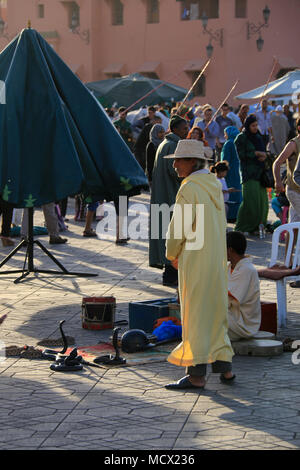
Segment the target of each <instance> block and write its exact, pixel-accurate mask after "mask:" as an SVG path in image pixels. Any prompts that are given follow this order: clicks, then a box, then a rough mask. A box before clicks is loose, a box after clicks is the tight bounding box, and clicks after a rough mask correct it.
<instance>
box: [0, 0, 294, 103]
mask: <svg viewBox="0 0 300 470" xmlns="http://www.w3.org/2000/svg"><path fill="white" fill-rule="evenodd" d="M265 1H266V0H248V2H247V3H248V5H247V18H235V0H219V18H217V19H209V21H208V28H209V29H212V30H217V29H220V28H223V31H224V44H223V47H220V45H218V44H217V43H216V42H213V46H214V52H213V57H212V61H211V63H210V65H209V68H208V69H207V72H206V74H205V75H206V94H205V96H203V97H199V98H198V99H197V101H198V102H200V103H206V102H210V103H212V104H217V103H218V102H219V101H221V100H222V99H223V98H224V97H225V96H226V94H227V92H228V90H229V89H230V88H231V86H232V85H233V84H234V82H235V81H236V80H237V79H239V84H238V86H237V88H236V89H235V91H234V94H233V95H238V94H239V93H242V92H244V91H248V90H249V89H252V88H255V87H256V86H259V85H262V84H263V83H265V82H266V81H267V78H268V76H269V74H270V71H271V69H272V64H273V57H274V56H276V57H277V59H278V62H279V63H278V66H277V68H276V70H275V72H274V77H273V78H275V76H276V73H278V71H279V70H280V69H282V68H283V69H286V68H296V67H300V50H299V48H298V47H297V39H298V34H297V33H298V24H299V12H300V0H288V1H285V2H284V1H282V0H268V6H269V8H270V10H271V15H270V20H269V27H268V28H263V30H262V37H263V39H264V47H263V50H262V51H261V52H258V50H257V46H256V39H257V37H258V35H256V36H253V37H251V39H250V40H247V21H250V22H253V23H255V24H258V23H259V22H262V10H263V8H264V7H265V5H266V4H265ZM111 2H112V0H76V3H77V4H78V6H79V7H80V30H81V31H85V30H89V34H90V42H89V44H86V42H85V41H84V40H82V39H81V38H80V37H79V35H76V34H72V32H70V28H69V25H68V14H67V4H70V0H65V1H60V0H22V1H20V0H7V12H6V14H7V19H6V21H7V32H8V33H10V34H11V35H13V34H14V33H17V32H19V31H20V30H21V29H22V28H24V27H26V25H27V20H28V19H31V23H32V28H34V29H37V30H38V31H40V32H42V33H44V35H45V37H46V39H47V40H48V41H49V42H50V43H51V44H52V45H53V47H54V48H55V50H56V51H57V53H58V54H59V55H60V56H61V57H62V59H63V60H64V61H65V62H66V63H67V64H68V65H69V66H71V68H72V69H73V70H74V71H75V72H76V73H77V75H78V76H79V77H80V78H81V79H82V81H84V82H89V81H96V80H102V79H105V78H107V75H106V74H105V70H106V71H107V70H109V69H111V70H112V69H113V68H114V67H115V68H116V69H118V67H119V69H120V71H121V73H122V74H128V73H132V72H136V71H139V70H140V68H141V67H142V65H143V64H148V63H149V62H155V63H159V66H158V68H157V70H156V71H157V74H158V76H159V78H161V79H164V80H167V81H172V82H173V83H176V84H178V85H182V86H185V87H186V88H189V87H190V86H191V83H192V79H191V76H189V75H188V74H187V73H186V72H185V71H184V69H185V68H186V67H187V64H189V62H193V61H194V62H199V63H202V64H204V63H205V62H206V60H207V55H206V46H207V44H208V42H209V37H208V34H203V28H202V22H201V20H191V21H182V20H181V19H180V9H181V3H180V2H179V1H176V0H160V1H159V4H160V15H159V16H160V21H159V23H157V24H147V23H146V3H147V0H123V4H124V22H123V25H116V26H112V24H111ZM0 3H1V2H0ZM38 4H44V6H45V17H44V18H38V17H37V8H38ZM4 10H5V9H4ZM3 15H5V11H3V12H2V10H1V16H2V17H3ZM3 19H5V18H3ZM6 44H7V40H6V39H4V38H0V48H1V49H2V48H3V47H5V45H6ZM118 64H119V65H118ZM121 64H123V66H122V67H121ZM229 101H230V103H231V104H237V102H235V101H234V100H233V97H232V98H231V99H230V100H229Z"/></svg>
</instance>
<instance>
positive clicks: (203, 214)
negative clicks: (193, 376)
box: [166, 170, 233, 367]
mask: <svg viewBox="0 0 300 470" xmlns="http://www.w3.org/2000/svg"><path fill="white" fill-rule="evenodd" d="M180 228H181V229H180ZM192 232H193V233H194V235H193V233H192ZM225 234H226V220H225V207H224V199H223V194H222V187H221V184H220V182H219V181H218V180H217V178H216V177H215V175H214V174H211V173H208V172H207V171H206V170H202V171H200V172H195V173H192V174H191V175H190V176H188V177H187V178H185V179H184V181H183V182H182V185H181V187H180V189H179V191H178V193H177V196H176V203H175V207H174V213H173V217H172V220H171V222H170V225H169V229H168V233H167V243H166V257H167V258H168V259H169V260H171V261H172V260H175V259H176V258H178V277H179V296H180V306H181V319H182V342H181V343H180V344H179V345H178V346H177V347H176V348H175V349H174V350H173V351H172V353H171V354H170V355H169V357H168V361H169V362H171V363H172V364H175V365H178V366H186V367H188V366H195V365H197V364H209V363H212V362H215V361H217V360H218V361H227V362H231V360H232V356H233V350H232V348H231V343H230V340H229V337H228V334H227V330H228V323H227V309H228V290H227V250H226V236H225ZM193 242H194V245H193ZM202 245H203V246H202Z"/></svg>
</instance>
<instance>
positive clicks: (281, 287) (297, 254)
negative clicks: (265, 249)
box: [269, 222, 300, 327]
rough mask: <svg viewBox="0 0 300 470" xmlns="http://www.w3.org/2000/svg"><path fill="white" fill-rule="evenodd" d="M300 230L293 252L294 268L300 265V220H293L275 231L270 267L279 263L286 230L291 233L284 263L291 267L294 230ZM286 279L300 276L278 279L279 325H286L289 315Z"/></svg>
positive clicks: (294, 277)
mask: <svg viewBox="0 0 300 470" xmlns="http://www.w3.org/2000/svg"><path fill="white" fill-rule="evenodd" d="M295 229H297V230H299V232H298V233H299V234H298V238H297V243H296V246H295V248H294V254H293V258H292V260H293V264H292V269H295V268H297V267H298V266H299V265H300V222H293V223H290V224H284V225H280V226H279V227H278V228H277V229H276V230H275V231H274V233H273V237H272V252H271V261H270V264H269V267H270V268H271V267H272V266H274V265H276V264H279V262H280V260H279V242H280V235H281V234H282V233H283V232H284V231H286V232H288V233H289V243H288V249H287V252H286V256H285V259H284V265H285V266H287V267H289V263H290V259H291V256H292V251H293V243H294V237H295V233H294V230H295ZM286 280H288V282H290V281H298V280H300V275H299V276H287V277H284V278H283V279H280V280H278V281H276V290H277V311H278V326H279V327H286V316H287V306H286Z"/></svg>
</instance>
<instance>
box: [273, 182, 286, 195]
mask: <svg viewBox="0 0 300 470" xmlns="http://www.w3.org/2000/svg"><path fill="white" fill-rule="evenodd" d="M274 189H275V192H276V194H280V193H284V191H285V189H284V186H283V183H282V181H275V188H274Z"/></svg>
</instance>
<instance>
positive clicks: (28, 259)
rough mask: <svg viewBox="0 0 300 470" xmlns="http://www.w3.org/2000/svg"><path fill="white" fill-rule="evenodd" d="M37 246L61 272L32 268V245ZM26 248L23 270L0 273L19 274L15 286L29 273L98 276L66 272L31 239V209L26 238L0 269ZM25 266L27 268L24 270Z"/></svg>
mask: <svg viewBox="0 0 300 470" xmlns="http://www.w3.org/2000/svg"><path fill="white" fill-rule="evenodd" d="M35 244H36V245H37V246H39V247H40V248H41V249H42V250H43V252H44V253H45V254H46V255H47V256H49V258H51V260H52V261H53V262H54V263H55V264H57V266H58V267H59V268H60V269H61V271H53V270H48V269H37V268H35V267H34V245H35ZM23 246H24V247H26V254H25V261H24V265H23V269H17V270H10V271H0V275H3V274H18V273H21V276H19V277H18V278H17V279H16V280H15V281H14V283H15V284H17V283H18V282H20V281H22V280H23V279H24V278H25V277H27V276H28V275H29V274H30V273H43V274H59V275H60V276H78V277H92V276H98V274H96V273H77V272H70V271H68V270H67V269H66V268H65V267H64V266H63V265H62V264H61V263H60V262H59V261H58V260H57V259H56V258H55V256H53V254H52V253H50V251H49V250H47V248H45V247H44V245H43V244H42V243H41V242H40V241H39V240H34V237H33V207H29V208H28V236H27V239H26V240H25V239H24V240H22V241H21V243H19V244H18V245H17V246H16V248H14V249H13V250H12V251H11V252H10V253H9V255H8V256H6V258H4V260H3V261H2V262H1V263H0V269H1V268H2V266H4V265H5V264H6V263H7V262H8V261H9V260H10V259H11V258H12V257H13V256H14V255H15V254H16V253H17V252H18V251H19V250H21V249H22V248H23ZM26 265H27V268H26Z"/></svg>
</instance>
